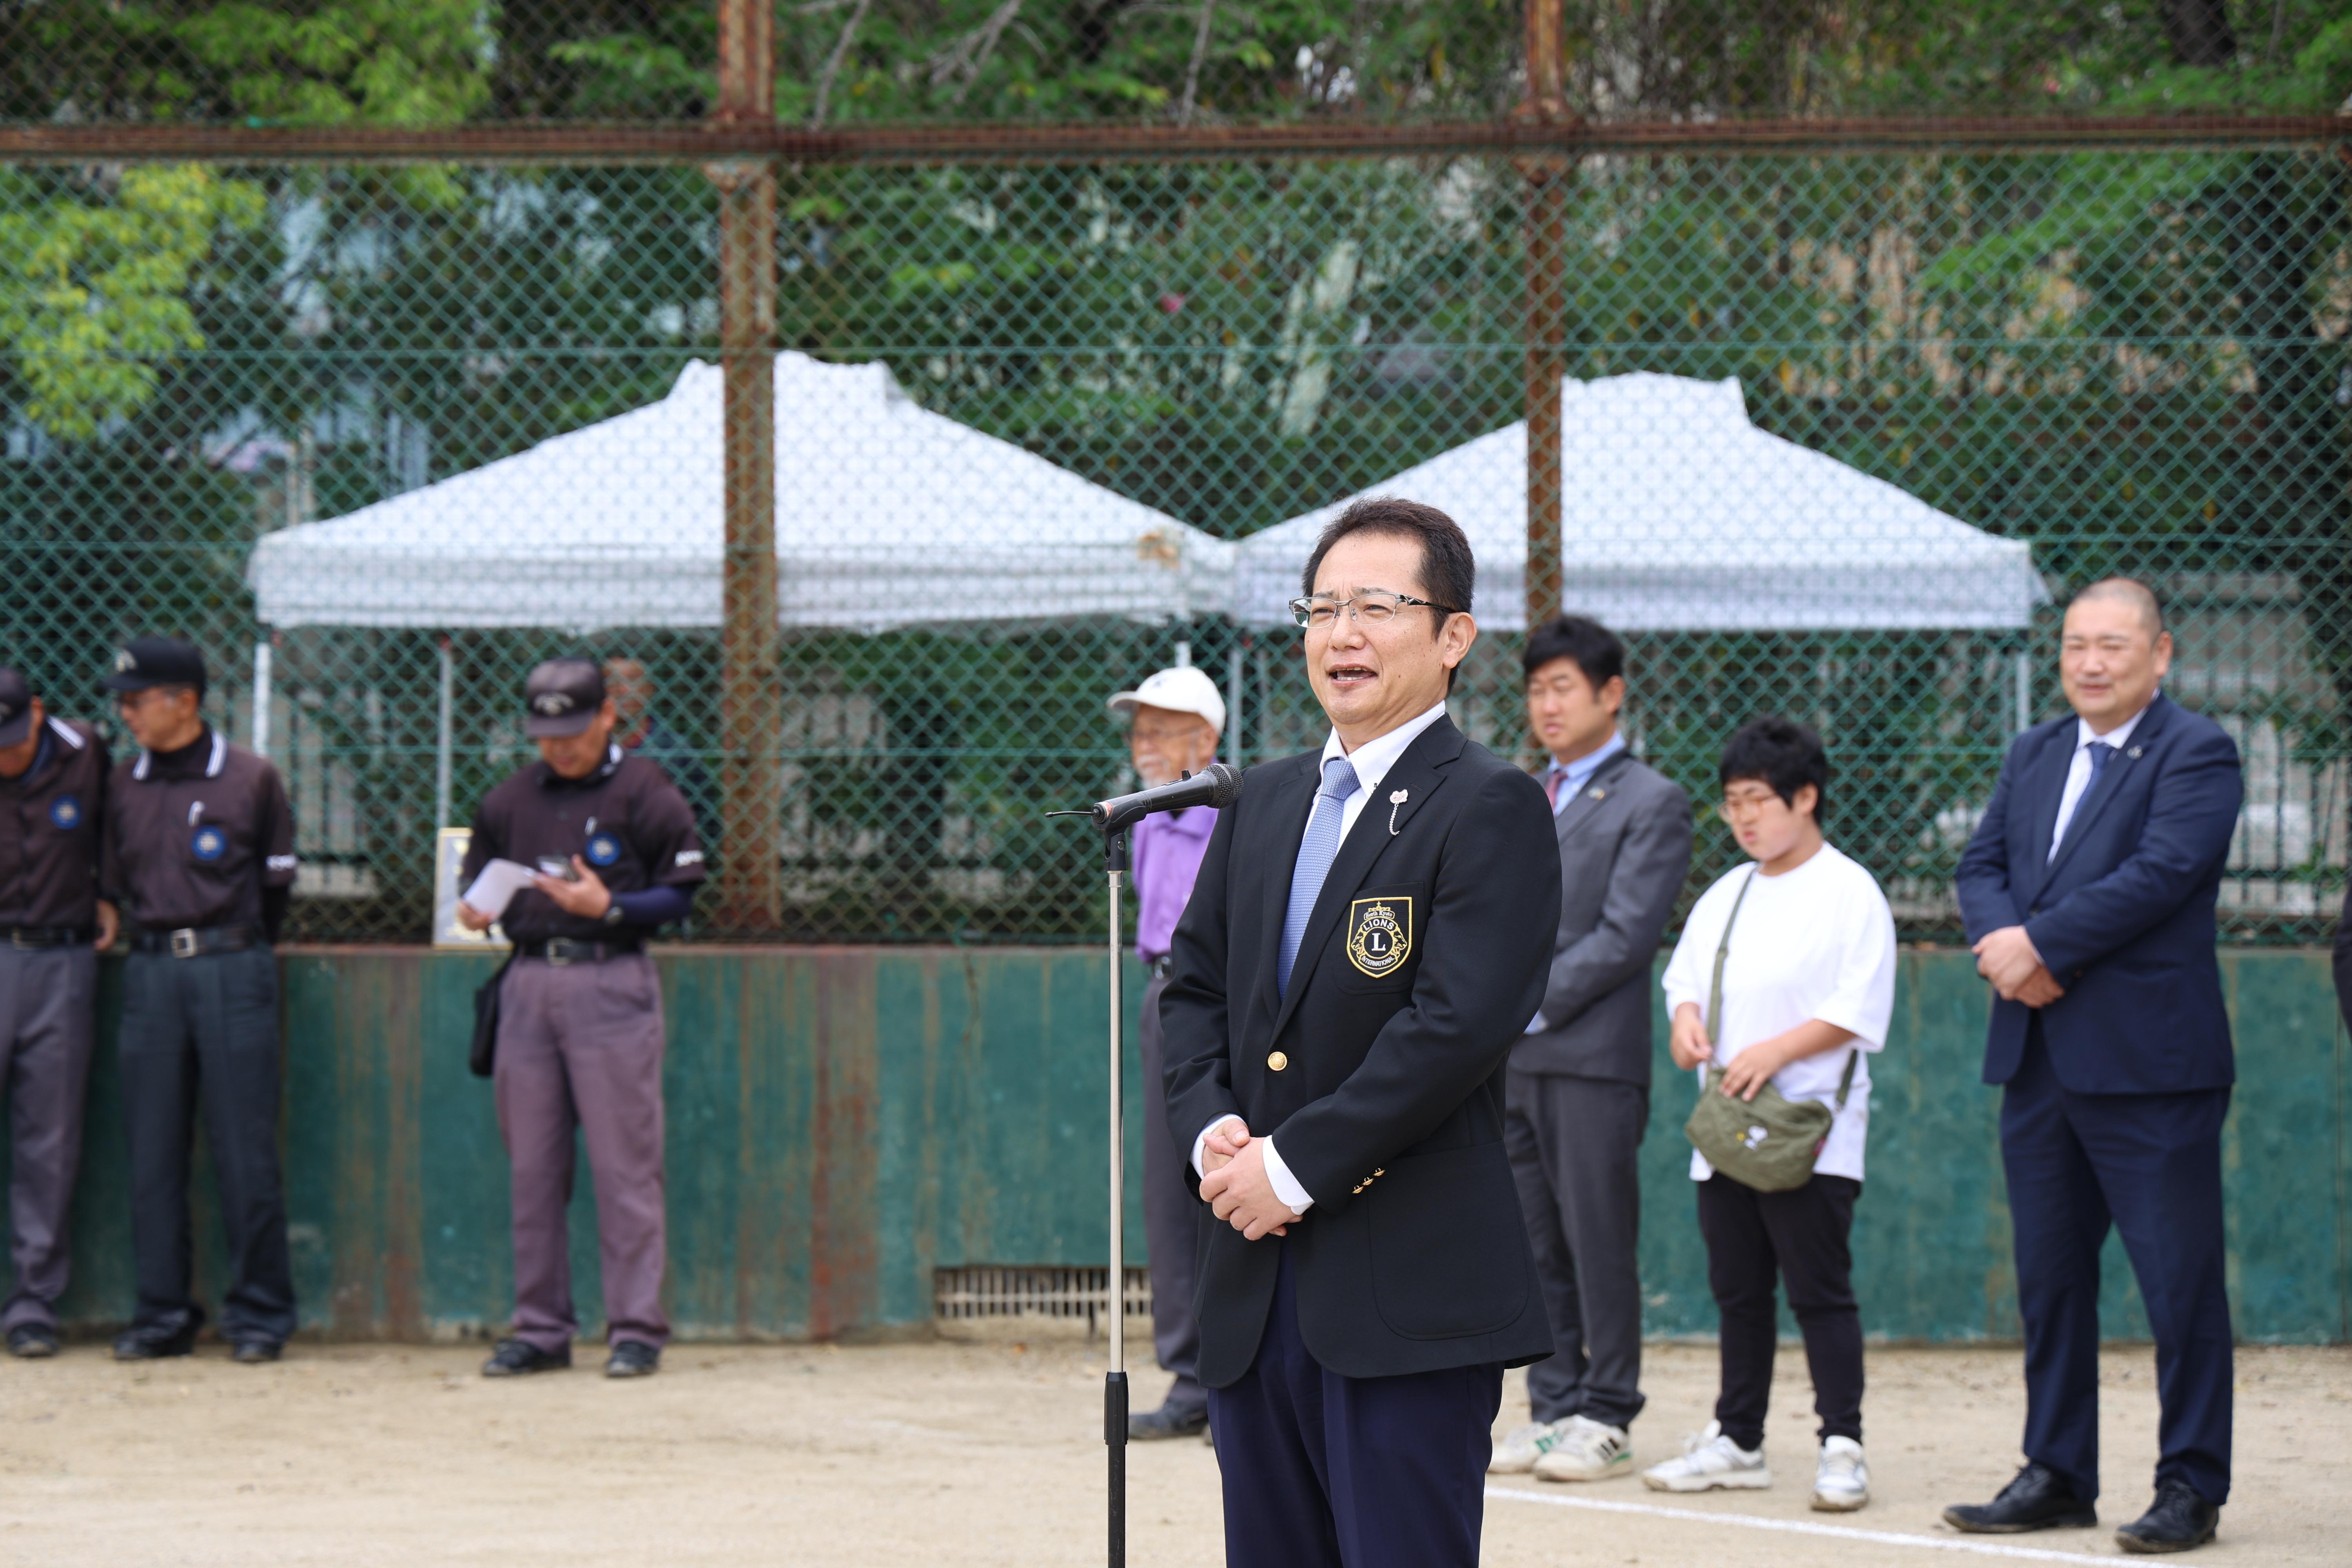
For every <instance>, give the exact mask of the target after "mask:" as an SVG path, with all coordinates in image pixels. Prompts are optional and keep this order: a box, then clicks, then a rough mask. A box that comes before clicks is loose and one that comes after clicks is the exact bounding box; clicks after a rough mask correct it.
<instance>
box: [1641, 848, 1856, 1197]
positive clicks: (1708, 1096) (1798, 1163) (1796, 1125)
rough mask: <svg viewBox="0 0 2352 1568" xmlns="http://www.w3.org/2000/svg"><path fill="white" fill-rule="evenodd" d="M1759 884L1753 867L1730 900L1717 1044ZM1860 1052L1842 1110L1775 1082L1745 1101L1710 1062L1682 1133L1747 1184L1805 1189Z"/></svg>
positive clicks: (1715, 993)
mask: <svg viewBox="0 0 2352 1568" xmlns="http://www.w3.org/2000/svg"><path fill="white" fill-rule="evenodd" d="M1755 882H1756V873H1755V872H1754V871H1752V870H1751V871H1749V872H1748V880H1747V881H1745V882H1742V883H1741V884H1740V885H1739V896H1738V898H1736V899H1734V900H1731V915H1730V918H1729V919H1727V920H1726V921H1724V922H1723V940H1722V941H1721V942H1718V943H1717V944H1716V949H1715V974H1714V977H1713V978H1712V979H1711V980H1710V981H1709V982H1708V983H1707V990H1706V1037H1707V1040H1708V1042H1709V1043H1710V1044H1715V1045H1718V1046H1719V1045H1720V1044H1721V1041H1722V1037H1721V1035H1720V1034H1719V1033H1718V1031H1719V1030H1720V1028H1721V1026H1722V1023H1723V961H1724V960H1725V959H1726V958H1727V957H1728V956H1730V953H1731V928H1732V927H1733V926H1734V925H1737V924H1738V921H1739V906H1740V905H1742V904H1744V903H1746V902H1747V901H1748V889H1749V888H1751V887H1753V886H1754V885H1755ZM1861 1057H1862V1048H1861V1047H1859V1046H1857V1047H1854V1048H1853V1049H1852V1050H1850V1051H1848V1052H1847V1053H1846V1058H1845V1071H1844V1072H1843V1074H1841V1075H1840V1076H1839V1078H1838V1091H1837V1104H1836V1107H1835V1109H1832V1108H1831V1107H1830V1106H1826V1105H1823V1104H1822V1102H1821V1101H1820V1100H1790V1098H1789V1097H1788V1096H1786V1095H1784V1094H1782V1093H1781V1092H1780V1090H1779V1089H1775V1088H1773V1087H1772V1085H1771V1084H1770V1083H1769V1082H1768V1083H1766V1084H1765V1085H1764V1087H1763V1088H1761V1089H1758V1090H1757V1091H1756V1098H1755V1099H1753V1100H1741V1099H1739V1098H1738V1096H1737V1095H1729V1094H1726V1093H1724V1092H1723V1068H1721V1067H1720V1066H1714V1067H1710V1068H1707V1069H1706V1085H1705V1087H1703V1088H1702V1089H1700V1090H1699V1095H1698V1104H1697V1105H1696V1106H1694V1107H1693V1108H1692V1110H1691V1113H1690V1120H1689V1121H1685V1123H1683V1133H1684V1135H1685V1137H1687V1138H1689V1140H1690V1141H1691V1147H1692V1148H1694V1149H1696V1150H1697V1151H1698V1152H1700V1153H1701V1154H1702V1155H1704V1156H1705V1157H1706V1163H1708V1164H1710V1165H1712V1166H1714V1167H1715V1168H1716V1169H1717V1170H1718V1171H1720V1172H1722V1173H1724V1174H1725V1175H1727V1176H1729V1177H1730V1178H1731V1179H1732V1180H1733V1181H1735V1182H1738V1183H1739V1184H1741V1185H1743V1186H1749V1187H1754V1188H1755V1189H1756V1190H1757V1191H1758V1192H1759V1193H1785V1192H1789V1191H1790V1190H1792V1189H1794V1188H1797V1187H1801V1186H1803V1185H1804V1184H1806V1183H1807V1182H1810V1181H1811V1180H1812V1179H1813V1161H1814V1160H1815V1159H1816V1158H1817V1157H1818V1156H1819V1155H1820V1154H1821V1152H1822V1142H1823V1141H1824V1140H1826V1139H1827V1138H1828V1137H1829V1135H1830V1126H1831V1124H1832V1122H1833V1121H1836V1120H1837V1112H1838V1111H1840V1110H1844V1109H1845V1097H1846V1094H1847V1091H1849V1090H1850V1089H1853V1064H1854V1063H1855V1062H1856V1061H1858V1060H1859V1059H1861Z"/></svg>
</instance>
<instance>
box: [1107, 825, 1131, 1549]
mask: <svg viewBox="0 0 2352 1568" xmlns="http://www.w3.org/2000/svg"><path fill="white" fill-rule="evenodd" d="M1127 865H1128V860H1127V830H1126V829H1125V828H1123V827H1122V828H1119V829H1118V830H1116V831H1112V832H1107V833H1105V834H1104V835H1103V872H1104V878H1105V880H1106V881H1108V883H1109V886H1110V894H1109V902H1110V1119H1109V1120H1110V1279H1109V1292H1108V1293H1109V1296H1110V1370H1109V1371H1108V1373H1105V1374H1104V1377H1103V1442H1104V1443H1105V1444H1107V1445H1108V1447H1109V1448H1110V1483H1109V1484H1110V1568H1126V1565H1127V1248H1126V1245H1125V1243H1126V1236H1125V1229H1126V1217H1127V1216H1126V1208H1127V1158H1126V1155H1127V1150H1126V1131H1127V1129H1126V1118H1125V1116H1124V1115H1123V1114H1122V1112H1123V1111H1124V1110H1125V1106H1124V1104H1123V1100H1124V1098H1125V1097H1124V1096H1123V1095H1122V1094H1121V1093H1120V1092H1119V1089H1120V1086H1119V1067H1120V1057H1121V1052H1120V1050H1119V1026H1120V1025H1121V1024H1122V1023H1124V1022H1125V1018H1124V1017H1123V1016H1122V1014H1121V1011H1120V1007H1119V994H1118V992H1119V961H1120V960H1121V959H1122V958H1124V957H1125V956H1126V954H1125V953H1123V952H1120V950H1119V933H1118V916H1119V884H1120V882H1121V880H1122V879H1124V878H1125V877H1126V875H1127Z"/></svg>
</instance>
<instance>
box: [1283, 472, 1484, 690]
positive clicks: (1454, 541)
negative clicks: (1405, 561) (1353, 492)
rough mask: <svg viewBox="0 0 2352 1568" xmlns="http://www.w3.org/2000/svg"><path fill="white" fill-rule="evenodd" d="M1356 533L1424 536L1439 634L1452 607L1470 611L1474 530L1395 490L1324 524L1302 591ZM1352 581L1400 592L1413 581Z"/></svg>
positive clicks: (1424, 583) (1432, 623) (1450, 676)
mask: <svg viewBox="0 0 2352 1568" xmlns="http://www.w3.org/2000/svg"><path fill="white" fill-rule="evenodd" d="M1351 533H1385V534H1390V535H1391V536H1393V537H1395V538H1398V539H1413V540H1418V541H1420V542H1421V589H1422V593H1421V596H1422V597H1424V598H1429V599H1433V600H1435V601H1436V602H1437V604H1438V605H1439V608H1437V609H1434V610H1432V611H1431V612H1430V613H1429V635H1430V637H1432V638H1433V639H1434V638H1435V637H1437V635H1438V634H1439V632H1441V631H1442V630H1444V626H1445V622H1446V619H1447V612H1448V611H1452V612H1454V613H1456V614H1461V615H1468V614H1469V613H1470V602H1471V600H1472V598H1473V597H1474V596H1475V595H1476V593H1477V588H1478V561H1477V558H1476V557H1475V555H1473V554H1472V553H1471V552H1470V538H1469V536H1468V535H1467V534H1465V533H1464V532H1463V531H1462V525H1461V524H1460V523H1458V522H1456V521H1454V520H1453V519H1452V518H1450V517H1448V516H1446V515H1445V514H1444V512H1442V511H1440V510H1437V509H1436V508H1435V507H1433V506H1423V504H1422V503H1421V502H1419V501H1417V500H1400V499H1399V498H1397V497H1395V496H1370V497H1368V498H1366V499H1365V500H1360V501H1358V502H1356V503H1355V504H1354V505H1353V506H1350V507H1349V509H1348V510H1345V511H1343V512H1341V513H1340V514H1339V516H1337V517H1335V518H1333V519H1332V520H1331V521H1329V522H1327V523H1325V524H1324V525H1323V533H1322V536H1321V537H1320V538H1318V539H1317V540H1316V541H1315V552H1314V553H1313V554H1311V555H1309V556H1307V570H1306V571H1304V572H1302V573H1300V574H1298V591H1299V593H1300V594H1301V595H1313V594H1314V592H1315V574H1316V573H1317V572H1318V571H1320V570H1321V569H1322V565H1323V557H1325V556H1326V555H1328V554H1330V553H1331V547H1332V546H1333V545H1335V544H1337V543H1339V541H1341V540H1343V539H1345V538H1347V537H1348V536H1349V534H1351ZM1348 586H1349V587H1351V588H1387V589H1390V590H1391V591H1392V592H1395V593H1400V594H1402V593H1404V592H1406V587H1407V585H1406V584H1402V583H1350V584H1348ZM1461 673H1462V671H1461V668H1460V667H1459V666H1456V667H1455V668H1453V669H1449V670H1447V671H1446V672H1445V689H1446V690H1448V691H1451V690H1453V689H1454V677H1456V676H1457V675H1459V674H1461Z"/></svg>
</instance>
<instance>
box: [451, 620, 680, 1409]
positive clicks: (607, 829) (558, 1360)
mask: <svg viewBox="0 0 2352 1568" xmlns="http://www.w3.org/2000/svg"><path fill="white" fill-rule="evenodd" d="M523 693H524V707H525V714H524V718H523V732H524V733H525V734H526V735H528V736H530V738H531V739H532V740H534V741H536V742H538V743H539V754H540V759H541V760H540V761H539V762H537V763H533V764H531V765H530V767H527V768H524V769H523V770H522V771H521V772H520V773H516V774H515V775H514V776H513V777H512V778H509V779H508V780H507V781H506V782H505V783H504V784H500V785H499V786H498V787H497V788H496V789H494V790H492V791H490V793H489V794H488V795H485V796H484V797H483V798H482V804H481V807H480V809H479V811H478V812H477V813H476V815H475V817H474V837H473V844H472V847H470V848H469V849H468V850H467V854H466V864H465V871H464V875H465V878H466V881H467V887H466V894H465V898H464V900H463V901H461V902H460V903H459V904H458V906H457V918H458V920H459V921H462V922H464V923H465V924H466V925H467V927H469V928H471V929H472V930H475V931H483V930H487V929H488V927H489V924H490V922H491V921H503V923H504V925H505V928H506V932H507V935H508V936H509V937H510V938H512V939H513V942H514V944H515V955H514V960H513V962H512V963H509V966H508V968H507V970H506V972H505V975H504V977H503V978H502V979H501V980H500V982H499V1013H498V1033H497V1050H496V1055H495V1058H494V1064H495V1065H494V1066H493V1068H492V1069H491V1085H492V1088H493V1090H494V1091H495V1093H496V1095H497V1098H498V1108H499V1133H500V1134H501V1135H502V1136H503V1137H504V1138H505V1140H506V1145H507V1158H508V1160H509V1164H510V1166H511V1172H512V1174H511V1182H512V1192H513V1208H514V1272H515V1315H514V1332H513V1335H512V1337H511V1338H509V1339H505V1340H501V1341H499V1345H498V1349H497V1351H496V1352H495V1353H494V1354H492V1355H491V1357H490V1359H489V1360H488V1362H487V1363H484V1364H483V1367H482V1373H483V1375H484V1376H487V1377H514V1376H520V1375H522V1374H525V1373H536V1372H549V1371H553V1370H554V1369H556V1368H559V1367H566V1366H570V1365H571V1364H572V1336H573V1335H574V1334H575V1333H576V1332H577V1331H578V1330H579V1326H580V1325H579V1320H578V1318H577V1316H576V1315H575V1314H574V1312H573V1310H572V1264H571V1247H570V1239H569V1234H568V1232H567V1229H566V1226H565V1224H564V1209H565V1205H567V1204H568V1203H569V1202H570V1200H571V1196H572V1138H573V1129H574V1128H579V1129H582V1130H583V1131H585V1133H586V1135H587V1143H588V1167H589V1170H590V1171H591V1172H592V1173H593V1175H594V1177H595V1184H596V1230H597V1237H598V1240H599V1242H600V1243H601V1250H602V1254H603V1263H604V1304H605V1317H606V1320H607V1322H608V1327H607V1331H606V1333H607V1338H608V1339H609V1340H610V1341H611V1343H612V1347H613V1350H612V1357H611V1359H610V1360H608V1361H607V1362H606V1363H604V1374H605V1375H606V1376H607V1377H643V1376H646V1375H647V1374H648V1373H653V1372H654V1371H656V1370H657V1369H658V1368H659V1366H660V1365H661V1351H662V1346H663V1344H664V1343H665V1342H667V1340H668V1338H669V1321H668V1319H667V1317H666V1316H665V1315H664V1314H663V1312H662V1307H661V1285H662V1270H663V1265H664V1261H665V1258H664V1249H665V1245H666V1243H665V1235H664V1229H665V1224H666V1215H665V1214H664V1211H663V1202H662V1095H661V1068H662V1051H663V1044H664V1042H663V1034H662V1008H661V984H660V982H659V980H658V979H657V978H656V976H655V973H654V966H653V961H652V960H651V959H649V958H647V957H646V953H645V942H646V937H647V936H649V935H651V934H652V933H653V931H655V929H656V928H657V927H659V926H663V925H666V924H668V923H669V922H670V921H678V920H683V919H684V918H685V917H686V915H687V912H688V910H689V909H690V908H691V907H692V903H693V896H694V888H695V885H696V884H697V883H698V882H700V881H701V880H702V879H703V864H702V847H701V845H700V843H699V842H698V840H697V839H696V837H695V832H694V813H693V812H692V811H691V810H690V809H689V808H688V805H687V803H686V797H685V796H684V795H680V794H679V793H678V790H677V785H675V784H672V783H670V781H669V778H668V776H667V774H665V773H663V772H662V771H661V769H660V768H659V767H658V766H656V764H655V763H650V762H647V761H646V760H645V759H644V758H642V757H634V756H630V755H628V754H627V753H625V752H623V751H622V749H621V748H620V747H619V746H618V745H617V744H615V743H614V740H613V726H614V721H615V714H614V706H613V703H612V701H611V700H610V699H609V698H607V697H606V696H605V694H604V674H603V672H602V671H601V670H600V669H599V668H597V666H596V664H595V662H594V661H593V659H585V658H556V659H550V660H548V661H547V662H546V663H544V664H541V666H539V668H536V669H534V670H532V671H531V672H530V679H528V680H527V681H526V682H525V683H524V688H523Z"/></svg>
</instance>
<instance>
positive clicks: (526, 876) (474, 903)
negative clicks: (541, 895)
mask: <svg viewBox="0 0 2352 1568" xmlns="http://www.w3.org/2000/svg"><path fill="white" fill-rule="evenodd" d="M538 875H539V873H538V872H537V871H535V870H533V869H532V868H530V867H529V866H526V865H524V864H523V863H522V862H521V861H520V860H493V861H491V862H490V863H489V864H488V865H487V866H485V867H483V868H482V873H481V875H480V876H478V877H476V878H475V879H474V884H473V886H471V887H469V888H467V889H466V890H465V892H464V893H463V894H462V895H461V896H462V897H463V898H464V899H465V900H466V904H467V908H469V909H474V910H480V911H481V912H482V913H483V914H486V915H488V916H489V917H490V918H491V919H492V920H496V919H498V918H499V916H500V915H502V914H504V913H506V912H507V905H508V904H509V902H511V901H512V900H513V899H514V896H515V895H516V894H517V893H520V892H521V891H522V890H523V889H525V888H528V887H530V885H531V879H532V878H534V877H536V876H538Z"/></svg>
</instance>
